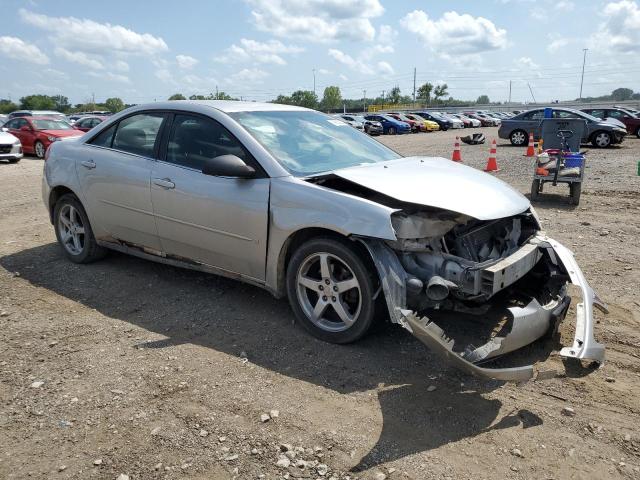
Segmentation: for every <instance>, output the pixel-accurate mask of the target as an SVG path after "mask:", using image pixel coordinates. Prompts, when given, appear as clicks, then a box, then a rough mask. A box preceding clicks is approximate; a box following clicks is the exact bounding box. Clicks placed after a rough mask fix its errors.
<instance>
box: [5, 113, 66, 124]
mask: <svg viewBox="0 0 640 480" xmlns="http://www.w3.org/2000/svg"><path fill="white" fill-rule="evenodd" d="M16 117H49V118H55V119H56V120H63V121H65V122H66V121H67V117H66V116H65V114H64V113H60V112H56V111H55V110H16V111H14V112H11V113H10V114H9V118H10V119H11V118H16Z"/></svg>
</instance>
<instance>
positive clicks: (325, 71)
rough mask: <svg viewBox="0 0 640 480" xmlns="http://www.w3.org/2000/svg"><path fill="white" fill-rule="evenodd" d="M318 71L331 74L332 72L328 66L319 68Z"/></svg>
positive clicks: (322, 73) (321, 73)
mask: <svg viewBox="0 0 640 480" xmlns="http://www.w3.org/2000/svg"><path fill="white" fill-rule="evenodd" d="M318 73H319V74H320V75H329V74H330V73H331V70H327V69H326V68H319V69H318Z"/></svg>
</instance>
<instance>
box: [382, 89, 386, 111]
mask: <svg viewBox="0 0 640 480" xmlns="http://www.w3.org/2000/svg"><path fill="white" fill-rule="evenodd" d="M384 92H386V90H382V109H383V110H384Z"/></svg>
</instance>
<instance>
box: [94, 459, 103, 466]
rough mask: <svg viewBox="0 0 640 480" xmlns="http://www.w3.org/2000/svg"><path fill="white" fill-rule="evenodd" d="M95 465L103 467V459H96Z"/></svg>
mask: <svg viewBox="0 0 640 480" xmlns="http://www.w3.org/2000/svg"><path fill="white" fill-rule="evenodd" d="M93 464H94V465H96V466H100V465H102V459H101V458H96V459H95V460H94V461H93Z"/></svg>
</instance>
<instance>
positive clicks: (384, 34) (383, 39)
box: [378, 25, 398, 44]
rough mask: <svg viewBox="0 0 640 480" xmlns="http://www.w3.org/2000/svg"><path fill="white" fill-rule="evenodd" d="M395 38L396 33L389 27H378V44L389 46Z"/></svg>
mask: <svg viewBox="0 0 640 480" xmlns="http://www.w3.org/2000/svg"><path fill="white" fill-rule="evenodd" d="M397 36H398V32H396V31H395V30H394V29H393V27H391V25H380V28H379V29H378V42H380V43H383V44H389V43H391V42H393V41H394V40H395V38H396V37H397Z"/></svg>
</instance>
